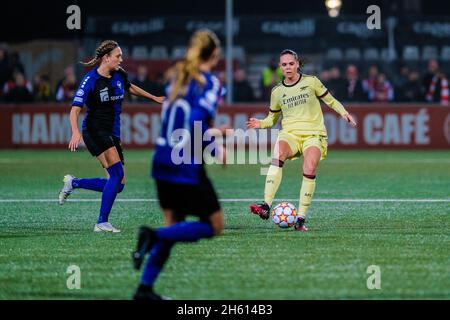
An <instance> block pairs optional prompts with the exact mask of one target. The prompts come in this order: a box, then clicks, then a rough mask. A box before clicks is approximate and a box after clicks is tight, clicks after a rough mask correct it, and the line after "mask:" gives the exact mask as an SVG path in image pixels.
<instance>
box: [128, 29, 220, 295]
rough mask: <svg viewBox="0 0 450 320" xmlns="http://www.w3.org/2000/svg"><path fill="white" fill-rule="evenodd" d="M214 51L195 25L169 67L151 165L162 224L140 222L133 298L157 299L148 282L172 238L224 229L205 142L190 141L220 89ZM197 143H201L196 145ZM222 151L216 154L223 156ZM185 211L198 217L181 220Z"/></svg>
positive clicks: (203, 127)
mask: <svg viewBox="0 0 450 320" xmlns="http://www.w3.org/2000/svg"><path fill="white" fill-rule="evenodd" d="M219 56H220V43H219V40H218V38H217V36H216V35H215V34H214V33H213V32H211V31H209V30H199V31H197V32H195V33H194V34H193V36H192V38H191V40H190V45H189V48H188V50H187V53H186V57H185V58H184V59H183V60H182V61H180V62H178V63H177V64H176V65H175V66H174V67H173V68H172V69H171V70H169V71H168V79H169V85H168V87H167V91H166V92H167V95H168V100H166V101H165V102H164V104H163V110H162V116H161V117H162V126H161V132H160V136H159V138H158V140H157V147H156V152H155V155H154V157H153V168H152V176H153V178H154V179H155V180H156V187H157V191H158V199H159V204H160V207H161V210H162V212H163V214H164V218H165V224H166V226H165V227H162V228H158V229H151V228H149V227H145V226H142V227H141V228H140V229H139V231H138V242H137V249H136V251H135V252H133V262H134V266H135V268H136V269H138V270H139V269H140V267H141V265H142V263H143V260H144V258H145V255H146V253H148V252H149V258H148V262H147V265H146V267H145V269H144V272H143V274H142V277H141V282H140V285H139V287H138V289H137V291H136V293H135V295H134V299H136V300H161V299H162V297H161V296H160V295H158V294H156V293H155V292H154V289H153V287H154V283H155V281H156V279H157V278H158V275H159V274H160V272H161V270H162V269H163V267H164V265H165V263H166V262H167V260H168V258H169V256H170V251H171V249H172V247H173V246H174V245H175V243H177V242H195V241H198V240H200V239H205V238H212V237H214V236H216V235H219V234H220V233H221V232H222V230H223V212H222V210H221V208H220V204H219V201H218V198H217V195H216V192H215V191H214V188H213V186H212V184H211V182H210V180H209V178H208V177H207V175H206V171H205V168H204V165H203V163H204V161H203V151H204V150H205V143H204V142H203V141H194V137H195V134H194V132H195V130H194V128H199V129H200V133H201V136H203V134H204V133H205V132H206V131H207V130H208V129H209V128H211V126H212V123H213V119H214V117H215V114H216V108H217V103H218V100H219V98H220V94H221V91H222V90H221V85H220V83H219V80H218V79H217V78H216V77H215V76H213V75H212V74H211V70H212V69H213V68H214V67H215V66H216V65H217V63H218V61H219ZM201 136H200V139H201ZM196 143H197V144H198V143H200V144H199V146H200V147H199V148H197V147H195V144H196ZM222 152H224V151H222ZM222 152H220V153H216V154H215V155H216V156H218V157H220V156H221V155H222V157H223V156H224V153H222ZM174 154H176V155H178V154H183V161H181V162H180V161H178V160H180V159H174ZM188 215H193V216H197V217H198V218H199V220H198V221H189V222H186V221H185V219H186V217H187V216H188Z"/></svg>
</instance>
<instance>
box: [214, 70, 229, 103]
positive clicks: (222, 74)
mask: <svg viewBox="0 0 450 320" xmlns="http://www.w3.org/2000/svg"><path fill="white" fill-rule="evenodd" d="M216 76H217V78H218V79H219V81H220V85H221V86H222V95H221V97H220V100H219V106H220V105H223V104H224V103H225V99H226V96H227V93H228V91H227V74H226V73H225V71H219V72H218V73H217V74H216Z"/></svg>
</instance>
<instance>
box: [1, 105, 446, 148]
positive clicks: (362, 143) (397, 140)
mask: <svg viewBox="0 0 450 320" xmlns="http://www.w3.org/2000/svg"><path fill="white" fill-rule="evenodd" d="M0 108H1V109H2V113H1V117H0V135H1V139H0V149H14V148H36V149H41V148H67V145H68V142H69V140H70V136H71V130H70V124H69V111H70V107H69V106H67V105H66V104H45V105H42V104H23V105H1V106H0ZM346 108H347V110H349V111H350V112H351V113H352V114H353V115H354V117H355V118H356V121H357V122H358V126H357V127H356V128H352V127H351V126H350V125H349V124H347V123H346V122H345V121H344V120H342V119H341V118H340V116H339V115H338V114H336V113H335V112H334V111H333V110H331V109H328V108H326V107H324V109H323V111H324V118H325V125H326V128H327V131H328V143H329V146H330V147H332V148H335V149H359V148H362V149H372V148H374V149H377V148H378V149H380V148H383V149H411V148H417V149H450V108H448V107H442V106H434V105H433V106H431V105H425V104H414V105H412V104H411V105H398V104H363V105H347V106H346ZM160 110H161V109H160V107H159V106H156V105H139V104H125V105H124V107H123V112H122V116H121V124H122V132H121V139H122V143H123V145H124V147H125V148H150V147H153V146H154V145H155V141H156V139H157V137H158V133H159V129H160ZM266 113H267V106H263V105H248V104H247V105H233V106H222V107H221V108H220V110H219V114H218V115H217V117H216V126H220V125H228V126H230V127H231V128H235V129H237V128H240V129H245V121H246V120H247V119H248V118H250V117H255V118H263V117H265V116H266ZM81 120H82V117H80V122H81Z"/></svg>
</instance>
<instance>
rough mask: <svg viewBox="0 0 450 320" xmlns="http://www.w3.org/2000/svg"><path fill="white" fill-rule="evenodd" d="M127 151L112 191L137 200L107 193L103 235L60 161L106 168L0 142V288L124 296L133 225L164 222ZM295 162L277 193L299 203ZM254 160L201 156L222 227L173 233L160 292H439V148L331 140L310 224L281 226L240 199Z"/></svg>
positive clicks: (448, 270)
mask: <svg viewBox="0 0 450 320" xmlns="http://www.w3.org/2000/svg"><path fill="white" fill-rule="evenodd" d="M125 156H126V175H127V186H126V188H125V190H124V192H122V193H121V194H120V195H119V196H118V199H119V200H125V199H137V200H136V201H134V202H125V201H120V202H117V203H116V204H115V205H114V207H113V211H112V213H111V216H110V221H111V222H112V223H113V224H114V225H115V226H117V227H119V228H121V229H122V233H121V234H114V235H112V234H94V232H93V226H94V223H95V221H96V218H97V214H98V210H99V207H100V202H99V201H95V199H99V198H100V194H99V193H96V192H89V191H85V190H76V191H75V192H74V194H73V195H72V196H71V198H70V199H71V200H72V201H70V202H67V203H66V204H65V205H64V206H59V205H58V204H57V194H58V191H59V189H60V188H61V186H62V182H61V180H62V177H63V175H64V174H66V173H72V174H74V175H76V176H78V177H95V176H102V175H103V172H102V170H101V169H100V166H99V165H98V164H97V161H96V160H95V159H93V158H92V157H91V156H90V155H89V154H88V152H86V151H82V152H77V153H69V152H65V151H49V152H43V151H35V152H32V151H1V152H0V171H1V174H0V177H1V183H0V299H130V298H131V297H132V294H133V292H134V290H135V288H136V286H137V284H138V281H139V278H140V272H136V271H134V270H133V268H132V265H131V259H130V253H131V251H132V249H133V248H134V246H135V237H136V230H137V228H138V227H139V226H140V225H141V224H149V225H151V226H154V227H157V226H161V225H162V216H161V213H160V212H159V208H158V204H157V202H155V201H142V200H139V199H155V188H154V184H153V181H152V180H150V179H149V169H150V158H151V152H150V151H126V153H125ZM301 163H302V162H301V160H296V161H292V162H289V163H287V164H286V166H285V169H284V170H283V176H284V178H283V182H282V185H281V187H280V190H279V191H278V194H277V196H276V198H277V199H279V200H285V199H288V200H291V201H292V202H293V203H294V204H295V205H296V206H297V205H298V200H297V199H298V194H299V187H300V182H301V178H300V176H301V169H300V168H301ZM260 168H261V166H259V165H230V166H228V167H227V168H225V169H224V168H222V167H221V166H218V165H213V166H209V167H208V171H209V173H210V176H211V178H212V180H213V183H214V185H215V186H216V189H217V191H218V194H219V197H220V198H221V199H224V200H226V201H223V202H222V206H223V210H224V213H225V224H226V227H225V230H224V234H223V236H221V237H219V238H215V239H213V240H203V241H199V242H197V243H195V244H178V245H177V246H176V247H175V248H174V250H173V251H172V256H171V258H170V260H169V262H168V264H167V265H166V268H165V269H164V271H163V273H162V274H161V277H160V278H159V280H158V282H157V283H156V290H157V292H159V293H161V294H164V295H168V296H171V297H172V298H174V299H276V300H278V299H423V298H425V299H449V298H450V249H449V248H450V152H448V151H436V152H425V151H422V152H418V151H417V152H410V151H404V152H393V151H352V152H350V151H334V150H330V152H329V155H328V159H326V160H325V161H323V162H322V163H321V165H320V168H319V173H318V179H317V189H316V193H315V197H314V200H315V201H314V202H313V205H312V207H311V210H310V215H309V218H308V226H309V228H310V231H309V232H308V233H298V232H295V231H294V230H293V229H289V230H278V229H276V228H274V225H273V224H272V223H271V222H268V221H261V220H260V219H259V218H258V217H257V216H253V215H251V214H250V213H249V212H248V205H249V203H251V201H250V200H248V201H247V200H245V199H260V198H261V197H262V194H263V188H264V178H265V177H264V176H261V175H260V174H259V173H260ZM174 197H176V195H174ZM50 199H54V201H50ZM77 199H78V200H80V199H83V200H89V199H90V201H77ZM239 199H241V200H240V201H238V200H239ZM242 199H244V200H242ZM333 199H341V200H339V201H337V200H333ZM370 199H372V200H374V201H368V200H370ZM389 199H391V201H389ZM392 199H397V200H394V201H392ZM407 199H409V200H408V201H406V200H407ZM420 199H422V200H425V201H419V200H420ZM430 199H431V200H433V199H434V200H436V201H431V200H430ZM14 200H16V201H14ZM34 200H42V202H37V201H34ZM47 200H48V201H47ZM199 201H201V199H199ZM70 265H77V266H79V267H80V271H81V289H80V290H69V289H68V288H67V285H66V282H67V279H68V277H69V274H68V273H66V271H67V268H68V266H70ZM370 265H377V266H379V267H380V270H381V289H374V290H369V289H368V288H367V279H368V277H369V276H371V274H368V273H367V268H368V266H370Z"/></svg>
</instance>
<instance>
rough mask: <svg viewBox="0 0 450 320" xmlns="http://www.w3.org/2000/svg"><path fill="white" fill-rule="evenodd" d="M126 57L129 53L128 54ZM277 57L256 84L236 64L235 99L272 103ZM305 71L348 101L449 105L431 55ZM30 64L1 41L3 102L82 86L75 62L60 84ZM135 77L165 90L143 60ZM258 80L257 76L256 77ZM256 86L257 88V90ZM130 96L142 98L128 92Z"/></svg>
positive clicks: (66, 96) (60, 95)
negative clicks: (415, 63)
mask: <svg viewBox="0 0 450 320" xmlns="http://www.w3.org/2000/svg"><path fill="white" fill-rule="evenodd" d="M125 58H126V57H125ZM277 58H278V57H274V58H273V59H272V60H271V61H270V63H269V64H268V65H267V66H266V67H265V68H264V69H263V70H262V72H261V74H260V77H259V79H257V80H256V81H258V83H257V84H255V83H250V80H249V79H248V76H247V72H248V70H247V69H248V68H249V67H250V66H249V65H239V64H237V66H236V68H235V70H234V80H233V90H232V92H233V101H234V102H246V103H252V102H264V103H268V102H269V99H270V92H271V89H272V87H273V86H274V85H276V84H277V83H279V82H280V81H282V73H281V70H280V69H279V68H278V64H277V63H278V60H277ZM306 67H307V68H306V70H305V73H307V74H309V73H311V74H314V75H316V76H318V78H319V79H320V80H321V81H322V82H323V83H324V85H325V86H326V87H327V88H328V89H329V91H330V92H331V93H332V94H333V95H334V96H335V97H336V98H337V99H339V100H340V101H343V102H429V103H436V104H441V105H449V88H448V86H449V84H448V76H447V75H446V74H445V73H444V72H443V71H441V68H440V63H439V60H437V59H430V60H428V61H426V62H424V63H423V65H422V66H421V67H420V68H419V67H418V68H412V67H410V66H408V65H406V64H405V65H401V64H399V66H398V67H397V68H398V70H393V69H392V67H391V66H390V67H388V68H383V65H378V64H367V65H364V67H361V66H357V65H356V64H345V65H342V64H341V65H334V66H333V65H332V66H331V67H327V68H323V67H322V66H319V65H317V66H316V65H314V64H309V65H308V64H307V65H306ZM25 74H27V73H26V70H25V69H24V64H23V63H22V62H21V60H20V54H19V52H9V50H8V47H7V45H2V46H1V47H0V102H2V103H23V102H50V101H56V102H68V103H69V102H70V101H71V100H72V97H73V95H74V93H75V91H76V90H77V87H78V84H79V82H80V80H81V79H80V76H77V73H76V71H75V69H74V66H67V67H66V68H65V69H64V70H61V75H60V76H61V77H60V79H59V80H58V81H57V83H56V86H54V85H52V84H51V81H50V79H49V76H48V75H45V74H34V75H33V76H32V77H31V78H27V77H26V76H25ZM216 74H217V76H218V78H219V79H220V80H221V82H222V84H223V86H224V87H225V88H227V83H226V76H225V71H224V70H218V71H217V72H216ZM129 78H130V80H131V81H132V82H133V83H134V84H136V85H138V86H139V87H141V88H143V89H145V90H147V91H149V92H151V93H152V94H154V95H158V96H159V95H164V85H165V79H164V74H163V73H162V72H156V73H155V72H152V70H148V67H147V66H145V65H144V64H142V65H138V67H137V68H136V70H135V72H129ZM253 81H255V80H253ZM255 87H256V88H257V89H258V90H255ZM127 99H128V100H129V101H133V102H140V100H137V99H136V98H134V97H133V98H131V97H130V96H129V97H127Z"/></svg>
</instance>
